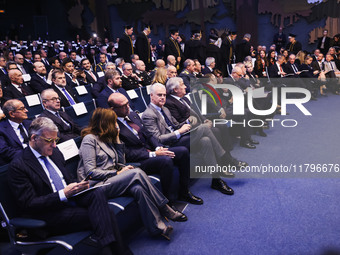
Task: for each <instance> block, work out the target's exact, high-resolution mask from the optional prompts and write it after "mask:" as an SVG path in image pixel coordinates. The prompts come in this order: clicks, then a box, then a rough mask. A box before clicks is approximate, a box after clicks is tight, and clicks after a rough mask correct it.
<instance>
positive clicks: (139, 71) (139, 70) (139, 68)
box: [135, 60, 152, 87]
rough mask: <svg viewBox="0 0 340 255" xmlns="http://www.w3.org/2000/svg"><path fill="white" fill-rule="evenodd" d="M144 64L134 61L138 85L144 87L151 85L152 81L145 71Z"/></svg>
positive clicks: (140, 61) (141, 61)
mask: <svg viewBox="0 0 340 255" xmlns="http://www.w3.org/2000/svg"><path fill="white" fill-rule="evenodd" d="M145 68H146V67H145V64H144V62H143V60H137V61H136V71H135V73H136V75H137V76H138V81H139V83H140V84H141V85H142V86H143V87H145V86H148V85H151V83H152V80H151V77H150V75H149V74H148V73H147V72H146V71H145Z"/></svg>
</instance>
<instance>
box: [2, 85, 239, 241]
mask: <svg viewBox="0 0 340 255" xmlns="http://www.w3.org/2000/svg"><path fill="white" fill-rule="evenodd" d="M180 81H181V80H178V81H176V82H179V83H178V84H177V85H178V86H177V87H178V89H179V88H180V87H181V86H182V87H183V86H184V91H185V85H184V84H183V82H180ZM181 90H182V91H183V88H181ZM57 96H58V95H57V94H56V93H55V92H54V91H53V90H52V89H48V90H46V91H44V92H43V93H42V99H43V101H44V103H45V104H46V102H51V103H56V104H57V105H58V102H60V99H59V98H58V97H57ZM160 98H161V100H160ZM165 98H166V93H165V87H164V86H163V85H161V84H155V85H154V86H153V87H152V89H151V102H152V103H151V105H150V106H149V108H148V110H147V111H146V112H145V116H144V117H143V122H144V124H145V129H144V126H142V125H141V122H140V119H139V118H138V115H136V114H135V113H133V112H130V109H129V104H128V99H127V98H126V97H124V95H122V94H120V93H114V94H112V95H110V98H109V104H110V106H111V107H112V109H113V110H114V111H115V112H116V113H117V114H118V119H119V126H120V132H122V133H123V132H127V137H126V138H128V140H127V142H126V143H125V144H126V145H128V144H129V143H130V144H131V143H133V141H132V140H133V138H134V139H136V138H137V137H139V135H142V134H143V137H139V138H138V139H137V144H139V147H140V151H141V152H143V155H144V156H143V155H142V153H140V151H139V152H138V156H139V157H144V158H145V159H144V162H143V161H142V164H141V168H143V165H144V167H146V168H147V169H146V170H145V171H151V172H152V171H155V170H156V169H157V170H159V169H162V170H161V171H162V172H163V173H160V174H161V179H162V180H163V182H162V187H163V188H164V190H165V191H164V193H166V190H167V189H166V186H168V185H169V179H171V175H172V171H173V169H172V168H173V167H170V165H171V166H173V165H172V164H177V165H178V167H179V170H180V191H179V198H180V199H181V200H185V201H187V202H190V203H194V204H202V203H203V200H202V199H200V198H198V197H196V196H194V195H192V194H191V193H190V191H188V185H189V183H188V181H189V166H188V165H189V154H188V149H189V140H188V138H189V137H188V135H185V133H186V132H187V131H188V130H189V129H190V125H189V124H186V122H184V123H182V125H180V124H179V123H177V122H176V120H175V119H173V117H172V116H171V115H170V112H168V110H166V108H164V110H165V112H166V115H164V118H165V119H168V121H169V119H171V121H172V124H171V125H170V126H168V128H167V130H163V129H161V130H160V131H161V132H163V133H166V134H162V135H161V136H162V137H157V136H156V135H155V134H154V130H153V129H150V127H151V126H153V124H152V123H159V122H161V121H162V119H158V118H160V116H163V115H160V116H158V114H160V113H156V112H155V111H158V110H156V109H157V107H160V108H161V107H162V106H163V105H164V103H165ZM10 105H12V108H11V107H9V106H10ZM45 107H46V111H48V112H51V111H50V110H48V108H51V107H49V106H48V104H46V105H45ZM4 109H5V113H6V115H8V116H10V117H9V118H11V120H10V121H8V122H9V123H12V122H16V121H18V120H19V118H21V119H25V114H26V112H27V111H26V109H25V107H24V106H23V104H22V102H21V101H19V100H15V99H14V100H9V101H7V102H6V103H5V108H4ZM112 109H106V110H104V109H102V108H98V109H97V110H96V111H95V112H94V113H93V116H92V119H91V121H90V124H89V127H88V128H86V129H84V130H83V131H82V136H84V139H83V142H82V145H81V148H80V158H81V160H80V163H79V167H78V174H79V176H78V179H79V181H80V180H83V179H84V176H86V175H88V173H89V172H91V171H92V172H93V176H92V177H93V180H94V182H93V183H92V184H98V181H100V180H102V181H104V180H105V181H107V179H108V180H110V182H108V183H112V185H110V188H105V193H106V194H107V196H115V195H120V194H123V193H125V192H128V193H129V194H130V193H132V195H135V197H136V199H137V200H138V203H139V205H140V207H141V208H143V209H141V212H143V213H142V215H144V216H145V217H144V218H143V220H144V223H145V225H146V226H147V227H148V230H149V231H150V233H152V234H161V235H162V236H164V237H165V238H167V239H169V235H170V232H171V231H172V227H171V226H165V225H164V223H163V224H162V221H161V220H159V219H160V216H159V212H158V211H157V208H158V209H160V211H161V212H162V213H163V215H166V216H167V217H169V218H170V219H173V220H177V221H184V220H186V217H185V215H183V214H181V213H179V212H177V211H174V210H172V209H171V208H170V207H169V206H165V205H164V203H165V202H166V199H165V198H164V197H163V198H162V197H161V195H160V194H158V195H157V194H155V193H157V191H154V192H152V187H147V190H148V192H149V193H151V194H150V196H151V197H152V198H149V199H144V200H143V199H141V198H140V195H138V194H139V192H140V191H139V190H140V189H143V187H139V188H137V187H135V185H132V186H131V187H129V186H126V185H127V184H128V183H133V181H131V179H133V180H135V179H137V177H136V175H138V178H139V179H143V178H147V177H145V176H144V177H143V174H141V171H139V170H138V171H137V170H134V171H133V170H132V169H133V168H132V167H131V166H121V165H120V164H118V163H117V160H118V158H119V157H120V153H122V151H121V150H122V147H124V146H123V145H119V144H121V143H120V140H119V138H118V133H119V129H117V127H118V126H117V119H116V115H115V113H114V112H113V111H112ZM7 110H8V111H9V112H8V111H7ZM148 111H149V112H148ZM150 111H153V113H152V112H150ZM18 113H20V115H18ZM163 114H164V113H163ZM127 115H128V116H129V117H130V120H129V119H127V120H125V121H124V117H125V119H126V117H127ZM165 116H166V117H165ZM26 117H27V116H26ZM150 118H152V119H150ZM161 118H162V117H161ZM131 120H133V122H134V125H133V124H129V122H132V121H131ZM128 121H129V122H128ZM6 122H7V121H4V122H3V123H6ZM22 122H26V121H22ZM163 122H164V124H165V125H167V124H166V123H167V122H166V121H165V120H163ZM51 123H52V122H51V121H47V120H46V118H42V117H39V118H37V119H36V120H34V121H33V122H32V123H31V125H30V127H29V135H28V134H27V133H26V132H27V130H25V128H23V127H22V126H21V127H18V128H17V129H18V130H19V131H18V132H19V135H18V137H20V136H21V138H22V139H21V140H22V141H21V142H22V144H26V146H25V147H26V148H25V149H24V152H23V153H22V154H17V155H16V158H17V159H16V160H14V161H13V162H12V163H11V166H10V172H9V173H10V174H9V179H10V181H11V180H15V179H17V177H18V176H21V177H23V175H24V176H25V177H26V178H19V179H20V180H21V181H22V183H26V184H27V183H29V185H28V186H29V187H27V185H26V186H25V185H22V183H18V182H13V186H12V185H11V186H12V187H13V191H14V194H15V195H16V197H17V198H18V199H19V200H20V201H25V203H21V208H22V209H23V210H24V211H26V210H27V212H30V211H31V210H34V209H39V208H40V207H41V204H40V203H38V201H37V202H36V203H34V201H35V199H37V200H39V201H40V202H42V201H45V200H43V197H45V196H46V194H44V195H45V196H43V194H40V196H39V193H40V192H42V191H41V189H45V188H46V187H42V188H41V189H39V190H38V191H36V192H27V196H25V198H23V197H22V196H21V194H22V190H21V188H24V189H28V190H35V189H36V188H37V187H41V185H42V184H41V183H40V181H41V180H40V176H39V177H36V176H35V177H32V176H31V175H32V174H33V173H31V171H32V169H31V168H33V169H35V170H37V169H38V170H40V169H44V170H45V172H46V169H47V172H46V173H48V174H47V176H49V177H50V179H51V186H52V188H53V187H54V189H53V191H54V193H56V191H58V192H57V193H58V194H59V197H60V199H61V200H62V201H67V198H68V199H71V198H70V197H71V196H72V194H74V193H75V192H77V191H81V190H83V189H85V188H86V187H88V183H87V182H84V181H82V182H80V183H77V184H76V183H72V184H69V185H67V186H66V187H65V185H66V183H68V181H69V180H68V179H67V177H65V179H64V182H66V183H64V182H63V180H59V181H57V180H55V179H54V175H55V174H53V170H51V168H54V169H59V170H60V171H61V172H62V174H64V171H63V170H62V165H61V162H62V160H61V158H60V155H59V156H58V153H57V152H56V151H55V150H54V147H55V144H56V142H57V140H58V138H57V137H56V136H57V134H58V129H57V127H56V126H55V125H54V124H51ZM137 123H138V124H139V125H137ZM147 123H148V124H147ZM25 124H26V125H25ZM25 124H24V126H26V129H27V124H28V123H25ZM19 125H20V124H19ZM124 125H125V131H124ZM136 126H139V127H136ZM175 126H178V127H180V126H181V127H180V128H178V129H177V130H175V131H173V130H172V129H171V128H175ZM111 129H112V130H111ZM142 129H143V131H142ZM129 130H130V131H129ZM137 130H138V131H139V132H138V131H137ZM199 130H201V131H200V132H197V136H199V137H196V140H197V143H199V144H201V143H202V146H203V147H205V148H206V147H209V148H210V149H209V150H208V151H207V152H205V153H204V158H205V160H213V159H215V160H219V161H222V162H223V163H224V164H226V163H228V161H229V162H230V158H231V156H230V153H229V152H227V151H224V149H223V148H222V147H221V146H220V145H219V143H218V141H217V139H216V138H215V137H214V135H213V134H212V133H211V131H210V125H209V124H208V122H205V124H204V125H202V126H200V127H199ZM22 131H23V132H22ZM136 131H137V134H136ZM129 132H131V133H129ZM148 132H153V133H151V134H152V135H150V133H148ZM24 133H25V134H24ZM4 135H5V134H3V136H4ZM131 136H132V137H133V138H131ZM28 137H29V138H28ZM114 137H115V138H114ZM123 137H124V135H123V136H122V139H124V138H123ZM203 137H204V138H205V139H203ZM130 138H131V139H130ZM27 139H28V145H27ZM143 139H144V140H146V139H147V140H148V141H149V146H153V147H155V146H157V145H158V146H157V148H156V150H155V151H153V152H149V150H148V149H147V147H143V146H145V145H144V144H143V143H142V142H141V140H143ZM153 139H154V140H153ZM25 140H26V141H25ZM175 140H176V142H175V143H173V141H175ZM160 141H162V144H161V143H160ZM163 144H165V145H172V146H171V147H170V148H169V149H167V148H164V147H162V146H163ZM134 147H135V146H133V147H132V148H134ZM150 148H151V147H150ZM101 151H102V153H101ZM127 151H129V150H127ZM32 152H33V153H32ZM228 154H229V155H228ZM33 155H34V156H35V157H36V160H37V162H39V163H40V164H41V166H42V168H41V167H38V166H39V165H37V164H35V163H37V162H35V161H36V160H33V159H34V157H32V156H33ZM41 156H42V157H41ZM49 156H51V158H49ZM130 156H131V155H130ZM157 157H159V158H157ZM132 158H133V159H136V157H135V156H133V155H132ZM228 158H229V159H228ZM40 159H41V160H40ZM50 159H51V160H52V162H51V161H50ZM157 159H158V160H157ZM28 160H31V162H30V163H27V162H26V161H28ZM118 162H119V160H118ZM171 162H173V163H172V164H171ZM166 163H169V166H166V165H164V164H166ZM236 163H240V162H236ZM241 163H242V162H241ZM24 165H25V167H23V166H24ZM156 165H157V166H156ZM162 165H164V167H160V166H162ZM152 168H153V169H152ZM166 168H167V169H166ZM143 170H144V169H143ZM165 171H167V172H165ZM57 172H58V170H57ZM125 172H127V173H125ZM136 172H137V173H136ZM35 174H36V173H34V174H33V175H35ZM120 174H122V175H121V176H120V177H121V178H118V175H120ZM29 176H31V177H32V178H30V177H29ZM59 177H60V174H59ZM111 178H112V179H114V180H111ZM33 179H34V185H33V183H32V180H33ZM19 182H20V181H19ZM58 182H59V183H58ZM140 182H141V183H142V184H143V183H144V184H145V182H146V183H147V180H140ZM99 183H100V182H99ZM113 183H114V185H113ZM119 183H121V185H119ZM31 184H32V185H31ZM45 184H46V183H45ZM123 184H124V185H123ZM142 184H141V186H142ZM148 185H149V186H150V185H151V184H148ZM24 186H25V187H24ZM43 186H44V185H43ZM62 187H64V189H62ZM113 187H114V188H113ZM212 188H215V189H218V190H220V191H221V192H222V193H225V194H233V191H232V189H230V188H229V187H228V186H227V185H226V184H225V183H224V182H223V181H222V180H221V179H220V178H219V176H214V179H213V181H212ZM61 190H62V191H63V192H61ZM144 190H146V188H144ZM150 190H151V191H150ZM26 191H27V190H26ZM51 191H52V190H51ZM44 192H47V191H46V190H45V191H43V193H44ZM134 192H136V193H134ZM33 193H34V195H32V194H33ZM35 196H36V197H35ZM145 196H146V195H145ZM156 196H158V197H159V199H158V200H157V199H156V198H155V197H156ZM65 197H66V198H65ZM71 200H73V199H71ZM75 200H76V201H75V202H76V203H80V204H81V203H83V202H81V201H78V200H77V199H75ZM149 200H151V202H150V201H149ZM54 201H55V200H54ZM145 201H149V202H148V203H145ZM152 201H153V202H154V203H156V205H154V204H152ZM164 201H165V202H164ZM157 202H158V204H157ZM55 203H57V201H55ZM49 205H50V206H51V207H55V206H57V204H54V203H52V202H50V203H49ZM87 205H88V204H87ZM143 206H146V207H147V208H145V207H143ZM164 206H165V208H163V207H164ZM156 207H157V208H156ZM48 209H49V208H46V207H45V208H44V212H45V210H46V211H48ZM63 209H64V208H63ZM148 209H149V211H148ZM63 212H64V211H63V210H61V211H60V214H59V216H60V215H63V217H62V218H61V219H59V220H58V221H57V222H58V225H56V224H55V222H56V221H52V220H51V221H50V220H48V219H49V217H51V216H52V215H53V216H54V217H56V212H55V211H54V212H53V213H52V212H51V214H52V215H50V214H49V213H47V214H48V215H49V217H48V219H47V218H46V217H47V216H46V215H47V214H46V213H44V214H43V215H41V214H40V215H39V216H37V215H33V217H37V218H40V219H44V220H45V221H47V223H48V224H49V225H50V227H51V228H52V230H54V231H60V227H62V226H63V227H64V226H65V222H66V221H67V219H68V218H67V217H68V215H67V216H66V215H65V214H63ZM148 212H150V213H149V216H148ZM69 213H70V214H72V215H73V213H74V212H73V210H72V212H71V211H69ZM88 213H90V211H89V212H88ZM157 213H158V214H157ZM150 215H151V216H150ZM64 217H65V218H64ZM70 217H71V216H70ZM152 217H155V218H156V219H158V220H159V221H156V222H157V224H156V226H155V224H154V222H155V220H154V218H152ZM80 221H81V219H80ZM52 222H53V223H52ZM91 223H92V227H94V226H93V225H94V224H99V222H98V221H97V222H91ZM100 241H101V240H100Z"/></svg>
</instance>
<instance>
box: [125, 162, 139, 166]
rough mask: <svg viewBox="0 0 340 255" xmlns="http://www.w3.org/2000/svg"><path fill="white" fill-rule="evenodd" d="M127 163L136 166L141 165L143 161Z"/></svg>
mask: <svg viewBox="0 0 340 255" xmlns="http://www.w3.org/2000/svg"><path fill="white" fill-rule="evenodd" d="M125 165H127V166H128V165H130V166H134V167H140V165H141V163H139V162H128V163H126V164H125Z"/></svg>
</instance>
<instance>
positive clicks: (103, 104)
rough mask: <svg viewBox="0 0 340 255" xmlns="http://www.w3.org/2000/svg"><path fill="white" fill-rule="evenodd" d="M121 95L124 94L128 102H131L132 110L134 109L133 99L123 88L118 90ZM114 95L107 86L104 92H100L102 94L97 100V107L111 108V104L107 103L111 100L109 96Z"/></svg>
mask: <svg viewBox="0 0 340 255" xmlns="http://www.w3.org/2000/svg"><path fill="white" fill-rule="evenodd" d="M117 91H118V92H119V93H121V94H123V95H124V96H125V97H126V98H127V99H128V100H129V104H130V107H131V109H133V105H132V102H131V99H130V97H129V95H128V94H127V93H126V90H125V89H123V88H119V89H118V90H117ZM112 93H113V91H112V90H111V89H110V88H109V87H108V86H106V87H105V88H104V89H103V90H102V92H100V94H99V95H98V98H97V107H101V108H109V104H108V103H107V100H108V99H109V96H110V95H111V94H112Z"/></svg>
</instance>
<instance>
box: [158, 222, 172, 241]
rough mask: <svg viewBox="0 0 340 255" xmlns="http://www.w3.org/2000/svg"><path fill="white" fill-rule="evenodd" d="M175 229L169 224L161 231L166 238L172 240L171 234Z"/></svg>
mask: <svg viewBox="0 0 340 255" xmlns="http://www.w3.org/2000/svg"><path fill="white" fill-rule="evenodd" d="M173 230H174V228H173V227H172V226H170V225H169V226H167V227H166V228H165V229H164V230H163V232H162V233H161V236H162V237H164V238H165V239H166V240H168V241H170V235H171V233H172V231H173Z"/></svg>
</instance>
